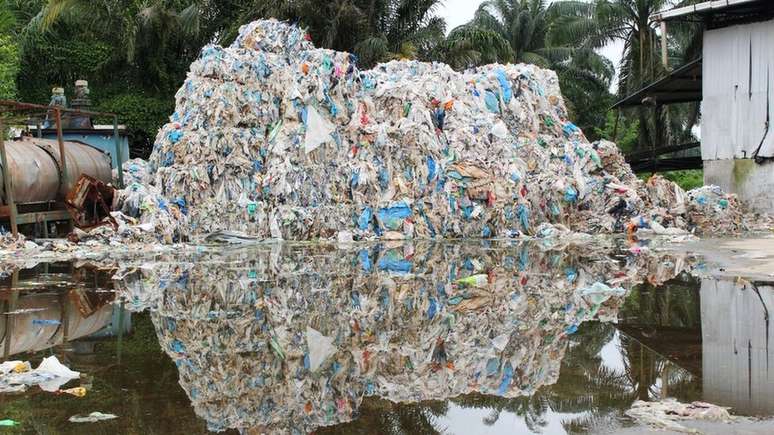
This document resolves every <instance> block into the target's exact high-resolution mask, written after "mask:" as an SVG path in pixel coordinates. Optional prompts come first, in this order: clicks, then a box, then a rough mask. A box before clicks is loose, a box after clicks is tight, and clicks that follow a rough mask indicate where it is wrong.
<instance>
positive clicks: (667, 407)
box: [626, 398, 741, 433]
mask: <svg viewBox="0 0 774 435" xmlns="http://www.w3.org/2000/svg"><path fill="white" fill-rule="evenodd" d="M729 409H730V408H726V407H722V406H717V405H713V404H711V403H706V402H692V403H681V402H678V401H677V400H675V399H672V398H668V399H663V400H661V401H656V402H644V401H642V400H636V401H635V402H634V403H633V404H632V406H631V408H630V409H629V410H628V411H626V415H628V416H629V417H631V418H633V419H634V420H635V421H636V422H638V423H641V424H646V425H648V426H652V427H655V428H658V429H666V430H672V431H676V432H686V433H700V432H699V431H698V430H696V429H694V428H689V427H686V426H683V425H682V424H680V422H681V421H685V420H709V421H716V422H724V423H731V422H734V421H738V420H739V419H740V418H741V417H734V416H732V415H731V414H729V412H728V410H729Z"/></svg>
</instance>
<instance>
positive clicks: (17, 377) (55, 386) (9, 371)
mask: <svg viewBox="0 0 774 435" xmlns="http://www.w3.org/2000/svg"><path fill="white" fill-rule="evenodd" d="M79 377H80V373H78V372H75V371H72V370H70V369H69V368H67V367H65V366H64V365H63V364H62V363H60V362H59V360H58V359H57V358H56V357H55V356H49V357H46V358H43V361H41V363H40V365H39V366H38V368H36V369H34V370H33V369H32V367H31V366H30V363H29V362H23V361H6V362H3V363H2V364H0V393H9V392H22V391H26V390H27V388H28V387H30V386H33V385H37V386H39V387H40V388H41V389H42V390H44V391H49V392H57V391H59V387H61V386H62V385H64V384H66V383H67V382H70V381H71V380H73V379H78V378H79Z"/></svg>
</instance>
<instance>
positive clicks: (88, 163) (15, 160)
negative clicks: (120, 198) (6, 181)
mask: <svg viewBox="0 0 774 435" xmlns="http://www.w3.org/2000/svg"><path fill="white" fill-rule="evenodd" d="M5 148H6V155H7V156H8V166H9V168H10V170H11V180H12V181H11V182H12V185H13V192H14V201H15V202H16V203H31V202H43V201H54V200H56V199H57V198H62V197H64V196H65V195H66V194H67V192H69V191H70V189H72V187H73V186H74V185H75V182H76V181H77V180H78V178H79V177H80V176H81V175H82V174H86V175H90V176H92V177H94V178H96V179H98V180H100V181H103V182H105V183H110V182H111V181H112V170H111V165H110V162H111V160H110V156H109V155H108V154H106V153H104V152H103V151H101V150H99V149H97V148H94V147H92V146H90V145H87V144H84V143H81V142H74V141H68V142H65V143H64V149H65V156H66V158H67V180H62V179H61V178H62V177H61V164H60V163H61V157H60V155H59V145H58V143H57V142H56V141H54V140H48V139H37V138H24V139H22V140H17V141H7V142H6V143H5ZM4 170H5V168H0V179H2V171H4ZM3 190H4V188H3V186H2V183H0V194H2V197H3V199H5V192H4V191H3ZM3 202H5V200H4V201H3Z"/></svg>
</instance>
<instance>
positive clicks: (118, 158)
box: [113, 115, 124, 189]
mask: <svg viewBox="0 0 774 435" xmlns="http://www.w3.org/2000/svg"><path fill="white" fill-rule="evenodd" d="M113 138H114V139H115V142H116V163H118V165H117V166H118V167H117V168H116V170H117V171H118V188H119V189H123V188H124V160H123V156H122V155H121V151H122V150H121V138H120V137H119V136H118V115H116V116H114V117H113Z"/></svg>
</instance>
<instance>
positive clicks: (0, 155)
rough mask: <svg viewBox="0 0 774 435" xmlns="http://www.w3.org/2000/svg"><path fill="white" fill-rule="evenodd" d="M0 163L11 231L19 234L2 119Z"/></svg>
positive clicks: (0, 127) (0, 123)
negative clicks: (0, 164)
mask: <svg viewBox="0 0 774 435" xmlns="http://www.w3.org/2000/svg"><path fill="white" fill-rule="evenodd" d="M0 160H1V161H0V163H2V164H3V190H4V192H5V203H6V205H8V208H9V211H10V215H11V217H10V219H11V233H12V234H13V236H14V237H16V236H17V235H18V234H19V228H18V226H17V225H16V202H15V201H14V198H13V183H12V181H11V171H10V169H9V167H8V156H7V155H6V153H5V126H4V125H3V120H2V119H0Z"/></svg>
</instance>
